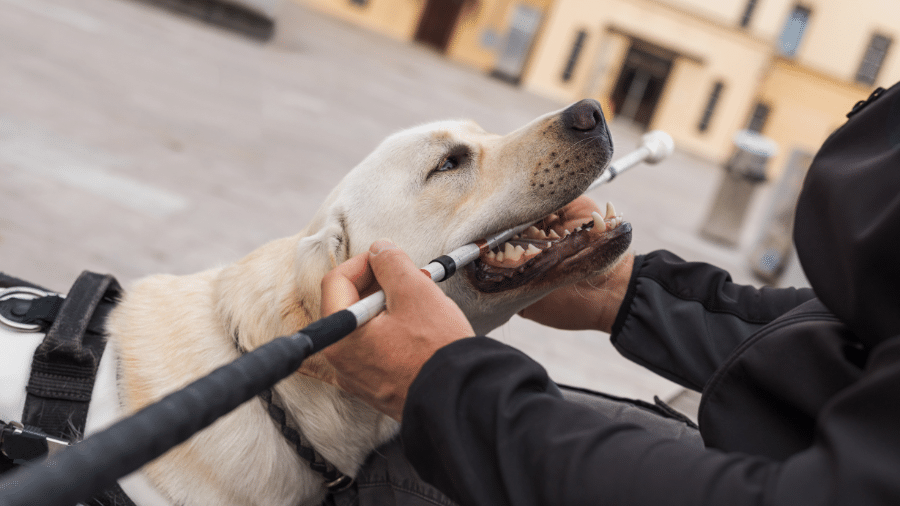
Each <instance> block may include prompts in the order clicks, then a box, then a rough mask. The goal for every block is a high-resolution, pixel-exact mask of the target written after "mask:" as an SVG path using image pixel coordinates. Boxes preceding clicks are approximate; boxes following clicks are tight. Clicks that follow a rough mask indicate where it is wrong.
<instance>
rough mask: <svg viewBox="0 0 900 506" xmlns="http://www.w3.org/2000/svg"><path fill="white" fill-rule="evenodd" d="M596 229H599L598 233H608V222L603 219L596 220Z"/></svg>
mask: <svg viewBox="0 0 900 506" xmlns="http://www.w3.org/2000/svg"><path fill="white" fill-rule="evenodd" d="M594 227H596V228H597V231H598V232H606V230H607V229H608V228H609V227H607V226H606V222H605V221H604V220H603V219H602V218H601V219H600V220H594Z"/></svg>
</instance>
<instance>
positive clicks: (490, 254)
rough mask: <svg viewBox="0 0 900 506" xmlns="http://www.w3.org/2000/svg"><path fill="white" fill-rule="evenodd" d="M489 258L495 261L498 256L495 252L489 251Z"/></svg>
mask: <svg viewBox="0 0 900 506" xmlns="http://www.w3.org/2000/svg"><path fill="white" fill-rule="evenodd" d="M487 257H488V258H490V259H491V260H495V259H496V258H497V254H496V253H494V252H493V251H488V253H487Z"/></svg>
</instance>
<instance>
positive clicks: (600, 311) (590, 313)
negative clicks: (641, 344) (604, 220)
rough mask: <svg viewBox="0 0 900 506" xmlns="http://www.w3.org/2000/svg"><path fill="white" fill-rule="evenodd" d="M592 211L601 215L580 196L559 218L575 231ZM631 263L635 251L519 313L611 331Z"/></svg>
mask: <svg viewBox="0 0 900 506" xmlns="http://www.w3.org/2000/svg"><path fill="white" fill-rule="evenodd" d="M593 211H596V212H598V213H600V215H601V216H602V215H603V214H604V212H603V211H601V210H600V209H599V208H598V207H597V204H596V203H594V201H593V200H591V199H589V198H587V197H584V196H582V197H579V198H577V199H575V200H574V201H573V202H572V203H571V204H569V205H567V206H566V207H564V208H563V210H562V212H561V213H560V217H561V218H562V219H564V220H565V221H564V222H565V223H566V228H568V229H569V230H574V229H575V227H577V226H578V225H580V224H581V223H582V222H583V221H584V217H586V216H590V215H591V212H593ZM633 266H634V253H632V252H628V253H625V254H624V255H623V256H622V258H621V259H620V260H619V262H618V263H617V264H616V265H614V266H613V267H612V268H610V269H609V270H607V271H606V272H604V273H602V274H600V275H596V276H592V277H590V278H586V279H583V280H581V281H578V282H575V283H572V284H568V285H564V286H561V287H559V288H557V289H556V290H554V291H552V292H550V293H549V294H548V295H546V296H545V297H544V298H542V299H541V300H539V301H537V302H535V303H534V304H532V305H530V306H528V307H527V308H525V309H523V310H522V311H520V312H519V316H521V317H523V318H527V319H529V320H534V321H536V322H538V323H540V324H542V325H547V326H549V327H554V328H558V329H563V330H600V331H603V332H611V331H612V326H613V323H614V322H615V320H616V315H617V314H618V312H619V308H620V307H621V305H622V301H623V300H624V298H625V292H626V291H627V290H628V283H629V281H630V280H631V271H632V267H633Z"/></svg>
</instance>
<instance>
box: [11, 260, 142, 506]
mask: <svg viewBox="0 0 900 506" xmlns="http://www.w3.org/2000/svg"><path fill="white" fill-rule="evenodd" d="M121 294H122V289H121V287H120V286H119V283H118V282H117V281H116V280H115V278H113V277H112V276H109V275H101V274H95V273H93V272H87V271H85V272H83V273H82V274H81V275H80V276H79V277H78V279H77V280H76V281H75V284H74V285H72V289H71V290H70V291H69V293H68V295H67V296H66V298H65V299H64V300H62V303H61V304H59V301H51V302H50V303H43V304H40V303H39V304H36V305H35V309H34V311H35V312H37V313H40V314H41V315H42V316H45V317H46V316H49V312H48V311H47V309H48V308H50V309H51V311H50V312H52V310H53V309H56V308H58V312H57V314H55V315H53V318H52V321H53V324H52V325H51V326H50V329H49V330H48V331H47V334H46V336H45V337H44V340H43V342H42V343H41V344H40V346H38V348H37V349H36V350H35V352H34V358H33V360H32V364H31V377H30V378H29V380H28V386H26V388H25V389H26V392H27V393H26V396H25V407H24V408H23V410H22V422H23V423H25V424H27V425H32V426H35V427H38V428H40V429H41V430H42V431H44V432H46V433H47V434H49V435H51V436H54V437H58V438H61V439H65V440H68V441H73V442H74V441H78V440H80V439H81V437H82V436H83V435H84V428H85V424H86V422H87V413H88V405H89V403H90V401H91V392H92V391H93V388H94V379H95V378H96V376H97V368H98V367H99V366H100V358H101V357H102V356H103V350H104V348H105V347H106V335H105V333H104V330H103V326H104V324H105V322H106V317H107V316H108V315H109V312H110V311H111V310H112V308H113V307H115V305H116V302H117V301H118V299H119V297H120V296H121ZM54 305H55V306H56V308H53V307H52V306H54ZM32 314H34V313H32ZM85 504H87V505H90V506H114V505H115V506H134V502H132V501H131V499H130V498H129V497H128V496H127V495H126V494H125V492H124V491H123V490H122V489H121V487H119V485H118V484H116V485H115V486H113V487H110V488H108V489H107V490H105V491H104V492H103V493H101V494H98V495H96V496H94V497H92V498H91V499H89V500H88V501H86V502H85Z"/></svg>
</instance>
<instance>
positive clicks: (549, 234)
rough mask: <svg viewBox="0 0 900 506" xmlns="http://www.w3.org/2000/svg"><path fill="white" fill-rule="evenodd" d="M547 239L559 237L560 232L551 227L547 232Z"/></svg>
mask: <svg viewBox="0 0 900 506" xmlns="http://www.w3.org/2000/svg"><path fill="white" fill-rule="evenodd" d="M547 239H559V234H557V233H556V230H553V229H551V230H550V232H549V233H548V234H547Z"/></svg>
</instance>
